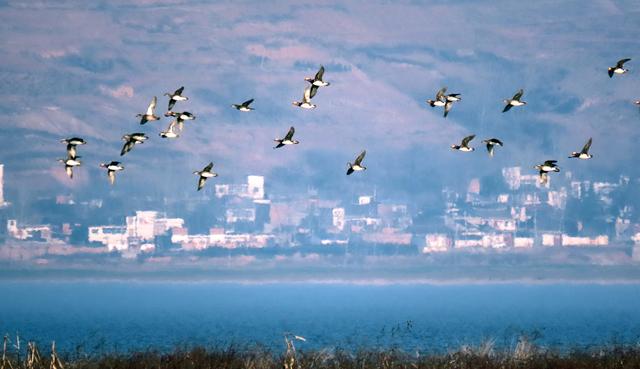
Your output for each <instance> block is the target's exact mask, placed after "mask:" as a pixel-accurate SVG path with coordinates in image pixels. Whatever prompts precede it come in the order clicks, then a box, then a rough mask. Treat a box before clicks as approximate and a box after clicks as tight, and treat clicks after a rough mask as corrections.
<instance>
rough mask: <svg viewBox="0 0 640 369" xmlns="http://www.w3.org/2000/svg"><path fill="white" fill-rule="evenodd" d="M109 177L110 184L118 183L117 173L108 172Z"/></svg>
mask: <svg viewBox="0 0 640 369" xmlns="http://www.w3.org/2000/svg"><path fill="white" fill-rule="evenodd" d="M107 175H108V176H109V183H111V184H112V185H113V184H114V183H116V172H115V171H113V170H107Z"/></svg>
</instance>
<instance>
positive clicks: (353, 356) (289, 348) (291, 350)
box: [0, 336, 640, 369]
mask: <svg viewBox="0 0 640 369" xmlns="http://www.w3.org/2000/svg"><path fill="white" fill-rule="evenodd" d="M297 339H298V337H297V336H292V338H290V339H289V338H285V345H286V346H285V347H286V350H284V351H283V352H280V353H276V352H273V351H270V350H267V349H265V348H262V347H259V346H256V347H250V348H249V347H247V348H239V347H233V346H232V347H228V348H224V349H220V348H204V347H196V348H191V349H175V350H174V351H172V352H168V353H166V352H157V351H153V350H149V351H144V352H132V353H126V354H125V353H119V354H103V355H97V356H86V355H78V354H75V355H59V354H58V353H57V352H56V349H55V344H53V345H52V346H51V348H47V353H46V354H43V353H41V351H40V350H39V348H38V347H37V346H36V344H34V343H27V345H26V347H23V348H21V349H20V348H19V347H16V346H15V345H12V344H11V343H10V342H8V340H7V338H6V337H5V340H4V347H3V353H2V359H1V361H0V369H236V368H237V369H423V368H424V369H429V368H442V369H444V368H447V369H449V368H452V369H456V368H460V369H472V368H473V369H494V368H495V369H498V368H500V369H510V368H527V369H535V368H541V369H542V368H544V369H551V368H557V369H565V368H566V369H568V368H589V369H598V368H600V369H608V368H640V346H638V345H636V346H626V347H622V346H614V347H608V348H601V349H597V350H596V349H594V350H588V351H585V350H581V351H573V352H566V353H562V354H560V353H556V352H553V351H550V350H544V349H541V348H538V347H536V346H535V345H533V344H531V343H529V342H528V341H527V340H521V341H520V342H519V343H518V345H517V346H516V347H515V349H513V350H510V351H498V350H495V349H494V347H493V344H492V343H491V342H487V343H485V344H483V345H481V346H479V347H462V348H460V349H458V350H456V351H452V352H450V353H447V354H428V355H421V354H420V353H409V352H404V351H401V350H395V349H390V350H383V351H378V350H367V349H362V350H358V351H356V352H349V351H344V350H340V349H331V350H315V351H300V350H296V348H295V344H294V343H295V341H296V340H297ZM301 339H302V338H301Z"/></svg>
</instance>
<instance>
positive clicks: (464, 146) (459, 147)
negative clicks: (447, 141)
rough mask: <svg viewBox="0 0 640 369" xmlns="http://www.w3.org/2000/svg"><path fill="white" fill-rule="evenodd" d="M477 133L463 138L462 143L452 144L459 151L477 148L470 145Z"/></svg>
mask: <svg viewBox="0 0 640 369" xmlns="http://www.w3.org/2000/svg"><path fill="white" fill-rule="evenodd" d="M475 137H476V135H471V136H467V137H465V138H463V139H462V142H461V143H460V145H451V148H452V149H454V150H458V151H463V152H469V151H473V150H475V148H473V147H470V146H469V142H471V140H473V139H474V138H475Z"/></svg>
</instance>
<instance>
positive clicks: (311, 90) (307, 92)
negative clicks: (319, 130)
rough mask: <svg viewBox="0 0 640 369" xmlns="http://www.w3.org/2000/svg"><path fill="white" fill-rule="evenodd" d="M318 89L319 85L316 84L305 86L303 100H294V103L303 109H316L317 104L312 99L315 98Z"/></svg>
mask: <svg viewBox="0 0 640 369" xmlns="http://www.w3.org/2000/svg"><path fill="white" fill-rule="evenodd" d="M317 91H318V87H317V86H314V85H311V86H309V87H307V88H305V89H304V94H303V95H302V101H294V102H293V103H292V104H293V105H295V106H297V107H300V108H303V109H314V108H315V107H316V105H315V104H313V103H312V102H311V99H313V97H314V96H315V95H316V92H317Z"/></svg>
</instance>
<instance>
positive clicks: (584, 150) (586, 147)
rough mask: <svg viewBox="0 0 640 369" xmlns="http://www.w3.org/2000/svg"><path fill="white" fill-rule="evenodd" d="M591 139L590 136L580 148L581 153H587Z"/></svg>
mask: <svg viewBox="0 0 640 369" xmlns="http://www.w3.org/2000/svg"><path fill="white" fill-rule="evenodd" d="M592 141H593V139H592V138H591V137H590V138H589V141H587V143H586V144H584V147H583V148H582V153H583V154H588V153H589V149H590V148H591V142H592Z"/></svg>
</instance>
